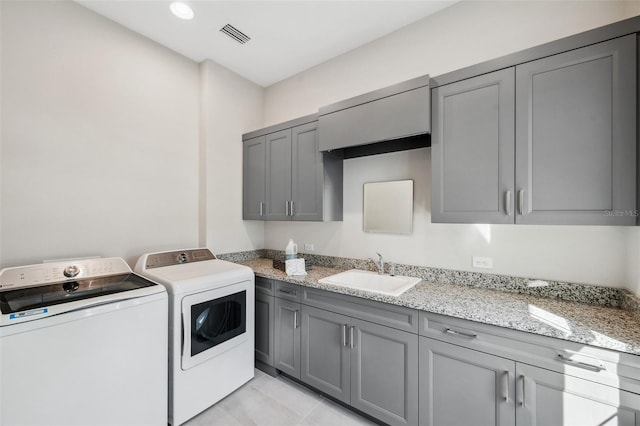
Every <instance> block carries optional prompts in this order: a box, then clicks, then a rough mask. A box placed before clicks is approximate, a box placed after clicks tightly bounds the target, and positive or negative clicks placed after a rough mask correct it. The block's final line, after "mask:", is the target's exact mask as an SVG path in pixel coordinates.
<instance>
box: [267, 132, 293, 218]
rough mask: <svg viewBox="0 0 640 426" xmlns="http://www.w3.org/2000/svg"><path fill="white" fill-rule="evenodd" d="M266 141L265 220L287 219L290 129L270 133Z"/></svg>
mask: <svg viewBox="0 0 640 426" xmlns="http://www.w3.org/2000/svg"><path fill="white" fill-rule="evenodd" d="M266 143H267V166H266V170H267V207H266V209H267V213H266V219H267V220H289V205H290V203H291V129H287V130H282V131H280V132H276V133H271V134H269V135H267V136H266Z"/></svg>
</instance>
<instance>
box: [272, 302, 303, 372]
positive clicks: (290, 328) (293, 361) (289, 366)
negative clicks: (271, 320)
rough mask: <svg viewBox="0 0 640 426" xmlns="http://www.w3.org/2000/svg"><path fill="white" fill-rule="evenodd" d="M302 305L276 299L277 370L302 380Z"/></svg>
mask: <svg viewBox="0 0 640 426" xmlns="http://www.w3.org/2000/svg"><path fill="white" fill-rule="evenodd" d="M300 338H301V329H300V303H297V302H292V301H290V300H285V299H281V298H279V297H276V298H275V348H274V356H275V365H274V366H275V368H276V369H278V370H280V371H282V372H284V373H287V374H288V375H290V376H292V377H295V378H297V379H299V378H300Z"/></svg>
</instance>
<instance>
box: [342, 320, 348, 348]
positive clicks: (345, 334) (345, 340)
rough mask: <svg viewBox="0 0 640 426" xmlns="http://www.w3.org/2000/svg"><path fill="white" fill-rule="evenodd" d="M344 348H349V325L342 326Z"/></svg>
mask: <svg viewBox="0 0 640 426" xmlns="http://www.w3.org/2000/svg"><path fill="white" fill-rule="evenodd" d="M342 346H345V347H346V346H347V324H342Z"/></svg>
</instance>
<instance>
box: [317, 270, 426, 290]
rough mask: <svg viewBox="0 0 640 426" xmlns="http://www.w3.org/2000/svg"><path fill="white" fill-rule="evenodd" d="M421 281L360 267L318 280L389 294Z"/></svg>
mask: <svg viewBox="0 0 640 426" xmlns="http://www.w3.org/2000/svg"><path fill="white" fill-rule="evenodd" d="M420 281H421V280H420V278H414V277H404V276H400V275H394V276H391V275H379V274H378V273H376V272H371V271H361V270H359V269H350V270H348V271H344V272H340V273H339V274H335V275H331V276H328V277H326V278H322V279H320V280H318V282H320V283H321V284H333V285H339V286H343V287H349V288H355V289H358V290H365V291H370V292H373V293H379V294H384V295H387V296H400V295H401V294H402V293H404V292H405V291H407V290H409V289H410V288H411V287H413V286H415V285H416V284H418V283H419V282H420Z"/></svg>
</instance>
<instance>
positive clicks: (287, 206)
mask: <svg viewBox="0 0 640 426" xmlns="http://www.w3.org/2000/svg"><path fill="white" fill-rule="evenodd" d="M284 215H285V216H289V202H288V201H285V202H284Z"/></svg>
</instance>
